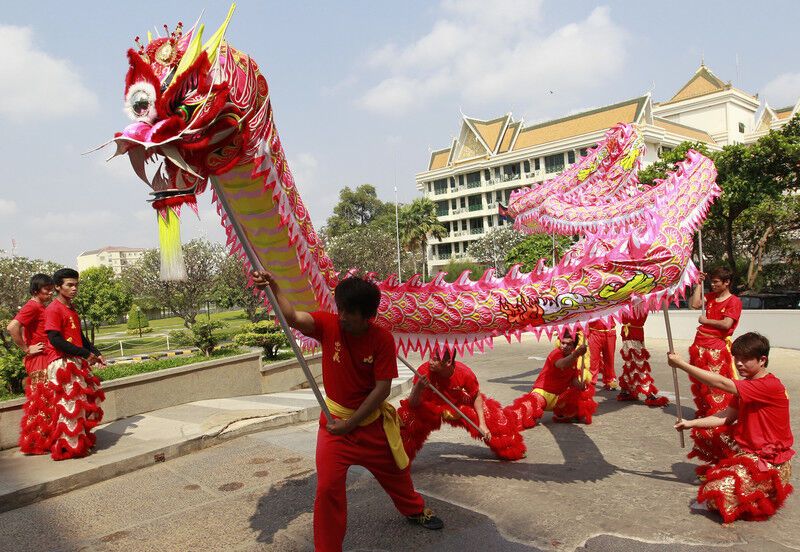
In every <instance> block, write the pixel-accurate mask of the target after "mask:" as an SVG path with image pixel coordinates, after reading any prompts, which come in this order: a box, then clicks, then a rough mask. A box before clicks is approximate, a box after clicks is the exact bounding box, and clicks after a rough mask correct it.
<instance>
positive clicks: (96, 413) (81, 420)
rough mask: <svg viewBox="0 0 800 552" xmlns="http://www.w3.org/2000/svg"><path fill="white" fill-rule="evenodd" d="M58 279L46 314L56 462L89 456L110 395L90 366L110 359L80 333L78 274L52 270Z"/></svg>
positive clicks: (53, 448)
mask: <svg viewBox="0 0 800 552" xmlns="http://www.w3.org/2000/svg"><path fill="white" fill-rule="evenodd" d="M53 282H54V283H55V287H56V292H57V293H58V295H57V296H56V298H55V299H54V300H53V302H52V303H50V304H49V305H48V306H47V308H46V309H45V313H44V319H45V328H44V329H45V332H47V339H48V342H47V344H46V346H45V351H46V354H47V379H48V381H49V382H50V384H52V386H53V389H54V396H53V415H52V421H53V425H52V426H51V428H50V443H51V445H50V454H51V456H52V458H53V460H64V459H67V458H79V457H81V456H86V455H87V454H89V451H90V449H91V448H92V447H93V446H94V444H95V440H96V436H95V435H94V434H93V433H92V429H93V428H94V427H95V426H96V425H97V424H99V423H100V421H101V420H102V419H103V409H102V408H100V403H101V402H102V401H103V399H105V394H104V393H103V391H102V390H101V389H100V380H99V379H98V378H97V376H95V375H94V374H92V369H91V367H92V366H94V365H100V366H105V361H104V360H103V357H102V355H101V354H100V352H99V351H98V350H97V349H96V348H95V347H94V345H92V344H91V342H90V341H89V340H88V339H86V336H85V335H84V334H83V332H82V331H81V320H80V317H79V316H78V313H77V312H76V311H75V308H74V307H73V306H72V300H73V299H74V298H75V296H76V295H77V294H78V272H77V271H75V270H73V269H71V268H62V269H60V270H57V271H56V272H55V274H53Z"/></svg>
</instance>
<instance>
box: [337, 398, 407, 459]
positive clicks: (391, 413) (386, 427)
mask: <svg viewBox="0 0 800 552" xmlns="http://www.w3.org/2000/svg"><path fill="white" fill-rule="evenodd" d="M325 404H327V405H328V409H329V410H330V411H331V414H333V415H334V416H336V417H337V418H341V419H343V420H347V419H348V418H350V416H352V415H353V414H354V413H355V410H354V409H352V408H347V407H345V406H342V405H340V404H339V403H337V402H336V401H334V400H333V399H331V398H330V397H325ZM381 415H382V416H383V431H384V433H386V440H387V441H389V448H390V449H391V450H392V456H394V461H395V463H396V464H397V467H398V468H400V469H401V470H404V469H405V468H406V467H407V466H408V455H407V454H406V449H405V448H403V440H402V439H401V438H400V420H399V418H398V417H397V411H396V410H395V408H394V407H393V406H392V405H391V404H389V403H388V402H386V401H384V402H382V403H381V405H380V406H379V407H378V408H377V409H376V410H374V411H372V412H371V413H370V414H369V415H368V416H367V417H366V418H364V419H363V420H361V423H360V424H358V425H359V426H365V425H369V424H371V423H372V422H374V421H375V420H377V419H378V416H381Z"/></svg>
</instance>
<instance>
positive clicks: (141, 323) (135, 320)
mask: <svg viewBox="0 0 800 552" xmlns="http://www.w3.org/2000/svg"><path fill="white" fill-rule="evenodd" d="M144 328H150V321H149V320H147V315H146V314H145V313H144V311H143V310H142V308H141V307H140V306H139V305H131V309H130V310H129V311H128V330H129V332H128V333H130V332H132V331H138V332H139V337H142V330H143V329H144ZM148 331H150V330H149V329H148Z"/></svg>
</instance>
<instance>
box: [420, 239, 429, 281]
mask: <svg viewBox="0 0 800 552" xmlns="http://www.w3.org/2000/svg"><path fill="white" fill-rule="evenodd" d="M427 245H428V243H427V242H426V241H425V240H422V242H420V248H421V249H422V281H423V282H424V281H425V272H426V271H427V268H428V257H427V255H426V254H425V253H426V249H427Z"/></svg>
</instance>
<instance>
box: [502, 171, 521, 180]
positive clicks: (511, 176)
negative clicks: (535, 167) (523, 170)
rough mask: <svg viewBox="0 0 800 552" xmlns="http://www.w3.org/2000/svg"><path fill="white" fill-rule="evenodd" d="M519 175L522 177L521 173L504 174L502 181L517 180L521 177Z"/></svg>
mask: <svg viewBox="0 0 800 552" xmlns="http://www.w3.org/2000/svg"><path fill="white" fill-rule="evenodd" d="M519 177H520V174H519V173H511V174H504V175H503V176H501V177H500V181H501V182H508V181H510V180H517V179H519Z"/></svg>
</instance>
